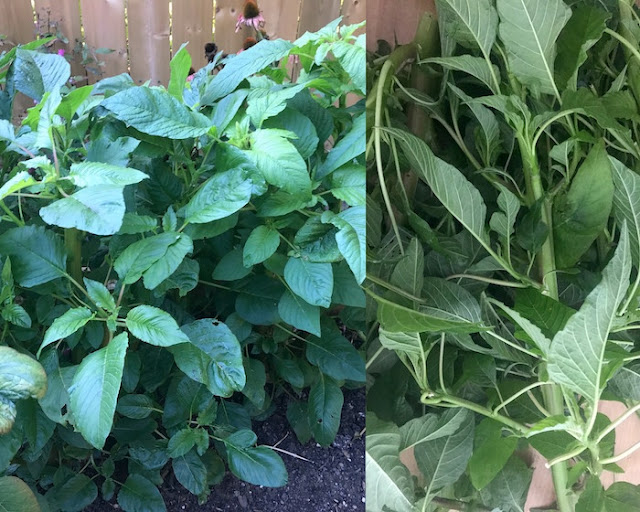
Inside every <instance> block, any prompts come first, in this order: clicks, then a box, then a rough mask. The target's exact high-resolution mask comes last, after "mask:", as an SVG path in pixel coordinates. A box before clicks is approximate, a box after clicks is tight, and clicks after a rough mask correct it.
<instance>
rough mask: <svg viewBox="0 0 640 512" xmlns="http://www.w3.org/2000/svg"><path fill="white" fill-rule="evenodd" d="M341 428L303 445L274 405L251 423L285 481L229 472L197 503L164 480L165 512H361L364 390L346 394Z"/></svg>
mask: <svg viewBox="0 0 640 512" xmlns="http://www.w3.org/2000/svg"><path fill="white" fill-rule="evenodd" d="M344 395H345V396H344V398H345V400H344V408H343V411H342V420H341V424H340V430H339V431H338V435H337V437H336V439H335V441H334V443H333V444H332V445H331V446H329V447H328V448H322V447H320V446H319V445H317V444H316V443H313V442H311V443H308V444H306V445H301V444H300V443H299V442H298V440H297V438H296V436H295V434H294V433H293V431H292V430H291V428H290V426H289V423H288V422H287V419H286V417H285V410H284V408H280V409H278V411H276V413H274V414H273V415H272V416H271V417H270V418H269V419H268V420H267V421H265V422H262V423H258V422H255V423H254V431H255V432H256V434H257V436H258V443H259V444H264V445H272V446H273V445H275V444H276V443H277V442H278V441H280V440H281V439H282V438H283V437H285V436H286V438H285V439H284V441H282V442H281V443H280V444H279V445H278V448H280V449H282V450H286V451H288V452H291V453H294V454H296V455H299V456H301V457H304V458H306V459H309V460H310V461H311V462H307V461H305V460H301V459H297V458H295V457H292V456H289V455H287V454H284V453H281V456H282V458H283V460H284V462H285V465H286V466H287V470H288V471H289V484H288V485H287V486H286V487H283V488H278V489H269V488H266V487H257V486H255V485H250V484H247V483H245V482H242V481H240V480H238V479H237V478H235V477H233V476H231V475H227V476H226V477H225V479H224V480H223V481H222V483H221V484H220V485H218V486H216V487H214V488H213V489H212V491H211V496H210V497H209V501H208V502H207V503H205V504H204V505H198V500H197V498H196V497H195V496H194V495H192V494H191V493H189V491H187V490H185V489H184V488H183V487H181V486H180V485H179V484H171V483H170V482H169V481H168V480H169V479H167V482H165V484H164V485H163V487H162V488H161V489H160V492H161V493H162V496H163V497H164V500H165V503H166V505H167V511H168V512H183V511H203V512H346V511H350V512H364V510H365V506H364V485H365V483H364V474H365V470H364V467H365V462H364V457H365V456H364V454H365V442H364V436H361V433H362V431H363V429H364V425H365V413H364V410H365V390H364V389H359V390H355V391H347V390H345V393H344ZM119 509H120V508H119V507H118V505H117V504H112V503H105V502H103V501H97V502H96V503H94V504H93V505H92V506H91V507H89V508H88V509H87V512H113V511H114V510H119Z"/></svg>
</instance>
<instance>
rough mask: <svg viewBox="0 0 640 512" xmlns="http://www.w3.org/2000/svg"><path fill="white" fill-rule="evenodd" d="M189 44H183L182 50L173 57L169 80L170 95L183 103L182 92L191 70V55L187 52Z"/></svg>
mask: <svg viewBox="0 0 640 512" xmlns="http://www.w3.org/2000/svg"><path fill="white" fill-rule="evenodd" d="M185 46H187V43H183V44H182V46H180V49H179V50H178V51H177V52H176V53H175V54H174V55H173V58H172V59H171V62H170V64H169V67H170V68H171V77H170V78H169V87H168V88H167V90H168V91H169V94H171V96H173V97H174V98H176V99H177V100H178V101H182V91H184V87H185V84H186V83H187V77H188V76H189V69H190V68H191V55H189V52H188V51H187V50H186V48H185Z"/></svg>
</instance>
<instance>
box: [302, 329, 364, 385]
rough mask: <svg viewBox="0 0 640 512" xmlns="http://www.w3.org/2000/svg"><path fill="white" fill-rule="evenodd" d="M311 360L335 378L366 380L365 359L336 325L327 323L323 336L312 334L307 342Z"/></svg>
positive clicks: (307, 353) (307, 351)
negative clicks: (318, 336)
mask: <svg viewBox="0 0 640 512" xmlns="http://www.w3.org/2000/svg"><path fill="white" fill-rule="evenodd" d="M306 346H307V347H306V355H307V359H308V360H309V362H310V363H311V364H313V365H315V366H317V367H318V368H320V371H321V372H322V373H324V374H325V375H328V376H329V377H331V378H333V379H335V380H353V381H356V382H364V381H365V369H364V361H363V359H362V357H360V354H358V351H357V350H356V349H355V347H354V346H353V345H352V344H351V343H349V342H348V341H347V339H346V338H345V337H344V336H342V334H341V333H340V331H339V330H338V329H337V328H336V326H335V325H331V324H329V323H325V324H324V325H323V326H322V337H320V338H317V337H315V336H310V337H309V338H308V339H307V343H306Z"/></svg>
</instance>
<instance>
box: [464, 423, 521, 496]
mask: <svg viewBox="0 0 640 512" xmlns="http://www.w3.org/2000/svg"><path fill="white" fill-rule="evenodd" d="M517 444H518V438H517V437H503V436H502V425H501V424H500V423H498V422H496V421H493V420H491V419H485V420H483V421H482V422H481V423H480V424H479V425H478V426H477V427H476V432H475V441H474V445H475V450H474V451H473V455H472V456H471V459H469V477H470V478H471V483H472V484H473V486H474V487H475V488H476V489H478V490H480V489H482V488H484V487H485V486H486V485H487V484H489V482H491V481H492V480H493V479H494V478H495V477H496V476H497V475H498V473H500V471H501V470H502V468H503V467H504V466H505V464H506V463H507V461H508V460H509V458H510V457H511V455H512V454H513V452H514V450H515V449H516V445H517Z"/></svg>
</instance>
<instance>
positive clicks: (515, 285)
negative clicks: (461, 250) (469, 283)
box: [445, 274, 531, 288]
mask: <svg viewBox="0 0 640 512" xmlns="http://www.w3.org/2000/svg"><path fill="white" fill-rule="evenodd" d="M445 279H446V280H447V281H449V280H451V279H473V280H474V281H482V282H483V283H489V284H497V285H499V286H506V287H509V288H531V286H530V285H528V284H524V283H514V282H511V281H502V280H500V279H492V278H490V277H482V276H476V275H473V274H453V275H450V276H447V277H445Z"/></svg>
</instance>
